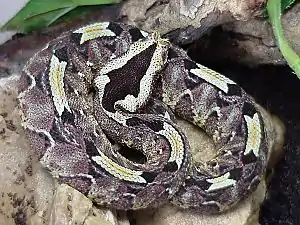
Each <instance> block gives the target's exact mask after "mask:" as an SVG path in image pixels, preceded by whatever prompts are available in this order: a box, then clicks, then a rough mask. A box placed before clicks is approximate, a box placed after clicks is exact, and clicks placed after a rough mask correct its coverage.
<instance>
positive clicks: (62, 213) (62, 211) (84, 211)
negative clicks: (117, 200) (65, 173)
mask: <svg viewBox="0 0 300 225" xmlns="http://www.w3.org/2000/svg"><path fill="white" fill-rule="evenodd" d="M69 224H74V225H75V224H84V225H94V224H95V225H117V224H118V221H117V218H116V212H112V211H110V210H108V209H103V210H100V209H97V208H93V203H92V202H91V201H90V200H89V199H88V198H87V197H85V196H84V195H83V194H81V193H80V192H79V191H77V190H75V189H74V188H72V187H70V186H68V185H66V184H61V185H59V187H58V188H57V189H56V194H55V197H54V201H53V205H52V207H51V212H50V220H49V225H69Z"/></svg>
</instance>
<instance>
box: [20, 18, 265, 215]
mask: <svg viewBox="0 0 300 225" xmlns="http://www.w3.org/2000/svg"><path fill="white" fill-rule="evenodd" d="M19 102H20V106H21V110H22V112H23V127H24V129H25V132H26V135H27V138H28V139H29V141H30V144H31V146H32V148H33V149H34V150H35V151H36V152H37V153H38V155H39V158H40V161H41V163H42V165H43V166H44V167H46V168H47V169H48V170H49V171H51V173H52V175H53V176H54V177H56V178H57V179H58V180H59V181H60V182H63V183H68V184H69V185H71V186H73V187H74V188H76V189H77V190H79V191H81V192H82V193H84V194H85V195H86V196H88V197H90V198H91V199H92V200H93V201H94V202H96V203H98V204H100V205H107V206H110V207H114V208H117V209H123V210H128V209H140V208H146V207H157V206H159V205H161V204H164V203H165V202H166V201H168V200H170V201H171V202H173V203H175V204H177V205H179V206H180V207H184V208H195V209H198V210H200V211H202V212H219V211H223V210H225V209H227V208H228V207H230V206H232V205H234V204H235V203H236V202H238V201H239V200H241V199H243V198H244V197H245V196H247V195H248V194H249V193H250V192H251V191H252V190H253V189H254V188H255V187H256V186H257V184H258V183H259V181H260V180H261V178H262V176H263V173H264V171H265V166H266V160H267V149H268V146H267V142H266V134H265V128H264V123H263V120H262V116H261V113H260V111H259V110H258V107H257V105H256V103H255V102H254V101H253V99H252V98H251V97H250V96H249V95H247V94H246V93H245V92H244V90H243V89H241V88H240V87H239V86H238V85H236V84H235V82H233V81H232V80H230V79H228V78H226V77H224V76H223V75H221V74H219V73H217V72H215V71H212V70H210V69H208V68H206V67H204V66H202V65H199V64H197V63H195V62H194V61H192V60H191V59H190V58H189V57H188V56H187V55H186V53H185V52H184V51H183V50H181V49H180V48H178V47H176V46H174V45H172V44H171V43H170V42H169V41H168V40H166V39H162V38H161V37H160V36H159V35H158V34H157V33H152V34H148V33H146V32H144V31H141V30H139V29H138V28H136V27H133V26H130V25H126V24H122V23H115V22H101V23H95V24H91V25H88V26H85V27H82V28H79V29H77V30H75V31H69V32H66V33H64V34H62V35H61V36H59V37H58V38H57V39H55V40H53V41H51V42H50V43H49V44H48V45H47V46H46V47H45V48H44V49H42V50H41V51H39V52H38V53H36V54H35V55H34V56H33V57H32V58H31V59H30V60H29V61H28V63H27V64H26V65H25V67H24V70H23V73H22V76H21V80H20V94H19ZM173 113H174V114H175V115H176V116H178V117H181V118H184V119H185V120H187V121H189V122H191V123H193V124H195V125H197V126H199V127H200V128H202V129H204V131H205V132H206V133H207V134H208V135H209V136H210V137H211V138H212V139H213V141H214V143H215V146H216V149H217V150H218V151H217V155H216V157H215V158H214V159H212V160H210V161H208V162H206V163H203V164H200V163H198V164H196V163H194V162H193V161H192V160H191V155H190V147H189V144H188V141H187V138H186V136H185V134H184V133H183V132H182V131H181V129H180V128H179V127H178V125H177V124H176V120H175V119H174V118H175V117H174V115H173ZM121 148H127V149H126V150H125V151H132V149H135V150H137V151H139V152H141V153H142V154H143V155H144V156H145V157H146V161H145V162H137V161H134V160H131V159H129V158H128V157H125V156H123V154H121V150H120V149H121Z"/></svg>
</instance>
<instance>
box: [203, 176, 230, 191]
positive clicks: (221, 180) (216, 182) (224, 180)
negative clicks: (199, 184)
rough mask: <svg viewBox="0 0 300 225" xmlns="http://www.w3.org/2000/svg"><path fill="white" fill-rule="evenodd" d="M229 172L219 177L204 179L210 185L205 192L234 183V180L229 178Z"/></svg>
mask: <svg viewBox="0 0 300 225" xmlns="http://www.w3.org/2000/svg"><path fill="white" fill-rule="evenodd" d="M229 176H230V173H229V172H227V173H225V174H223V175H222V176H220V177H216V178H212V179H206V181H207V182H208V183H211V184H212V185H211V186H210V187H209V188H208V189H207V190H206V191H207V192H212V191H216V190H219V189H222V188H226V187H230V186H234V185H235V184H236V180H233V179H229Z"/></svg>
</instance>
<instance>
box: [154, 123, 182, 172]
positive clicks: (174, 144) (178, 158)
mask: <svg viewBox="0 0 300 225" xmlns="http://www.w3.org/2000/svg"><path fill="white" fill-rule="evenodd" d="M163 128H164V129H163V130H160V131H159V132H156V133H157V134H160V135H162V136H164V137H165V138H166V139H167V140H168V141H169V143H170V145H171V155H170V158H169V160H168V162H174V161H175V162H176V164H177V166H178V168H180V167H181V165H182V162H183V158H184V152H185V149H184V147H185V146H184V143H183V140H182V137H181V135H180V134H179V133H178V131H177V130H176V129H175V128H174V127H173V126H171V125H170V124H168V123H166V122H164V126H163Z"/></svg>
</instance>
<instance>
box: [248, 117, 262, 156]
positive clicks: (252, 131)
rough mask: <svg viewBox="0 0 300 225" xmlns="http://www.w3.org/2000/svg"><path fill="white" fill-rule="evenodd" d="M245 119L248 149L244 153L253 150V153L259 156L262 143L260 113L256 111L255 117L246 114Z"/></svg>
mask: <svg viewBox="0 0 300 225" xmlns="http://www.w3.org/2000/svg"><path fill="white" fill-rule="evenodd" d="M244 118H245V121H246V123H247V132H248V139H247V143H246V149H245V151H244V155H247V154H249V153H250V152H251V151H252V152H253V154H254V155H255V156H256V157H258V156H259V147H260V143H261V135H262V134H261V127H260V121H259V117H258V114H257V113H255V114H254V116H253V118H251V117H250V116H247V115H244Z"/></svg>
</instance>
